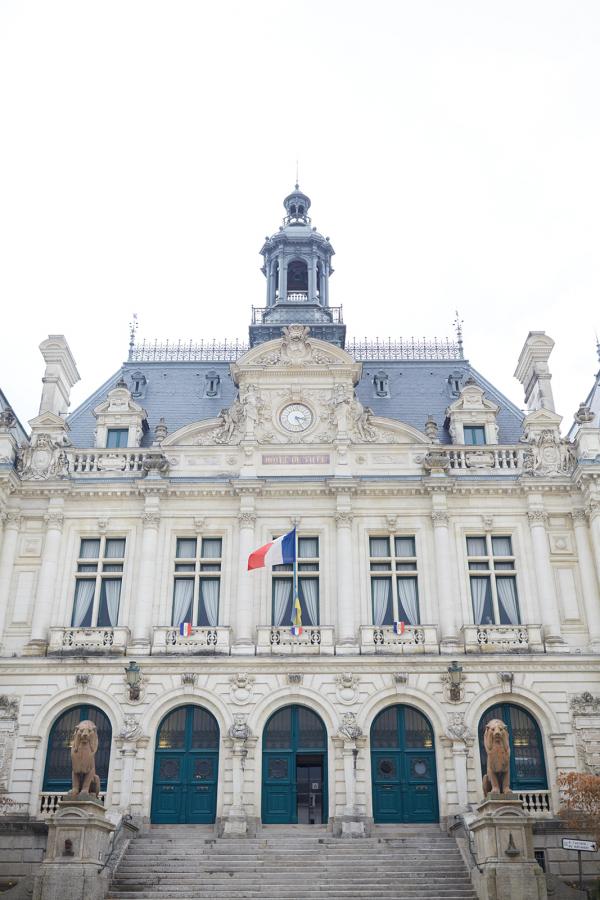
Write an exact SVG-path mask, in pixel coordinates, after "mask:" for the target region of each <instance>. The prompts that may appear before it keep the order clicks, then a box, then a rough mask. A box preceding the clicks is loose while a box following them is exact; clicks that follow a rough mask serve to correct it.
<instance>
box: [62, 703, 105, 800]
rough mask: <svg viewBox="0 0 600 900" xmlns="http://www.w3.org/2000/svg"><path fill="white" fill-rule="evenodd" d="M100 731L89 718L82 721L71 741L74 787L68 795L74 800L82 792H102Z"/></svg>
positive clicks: (86, 793)
mask: <svg viewBox="0 0 600 900" xmlns="http://www.w3.org/2000/svg"><path fill="white" fill-rule="evenodd" d="M97 750H98V731H97V729H96V726H95V724H94V723H93V722H92V721H90V720H89V719H85V720H84V721H83V722H80V723H79V725H78V726H77V728H76V729H75V732H74V734H73V740H72V741H71V774H72V779H73V789H72V790H71V791H69V793H68V794H67V797H68V799H69V800H74V799H75V798H76V797H79V796H80V795H82V794H85V795H89V794H95V795H96V797H97V796H98V794H99V793H100V779H99V778H98V776H97V775H96V751H97Z"/></svg>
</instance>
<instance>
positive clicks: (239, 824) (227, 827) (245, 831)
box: [222, 713, 256, 837]
mask: <svg viewBox="0 0 600 900" xmlns="http://www.w3.org/2000/svg"><path fill="white" fill-rule="evenodd" d="M228 735H229V736H228V738H226V739H225V741H224V743H225V745H226V747H227V748H228V749H229V750H231V789H232V804H231V806H230V808H229V812H228V813H227V816H226V818H225V821H224V824H223V835H222V836H223V837H243V836H246V835H248V836H250V835H253V834H254V833H255V830H256V828H255V824H256V823H255V820H252V821H249V820H248V813H247V811H246V807H245V804H244V774H245V766H246V760H247V758H248V753H249V747H248V744H254V743H255V742H256V738H254V737H253V736H252V732H251V731H250V728H249V727H248V724H247V722H246V716H245V715H244V714H243V713H240V714H237V715H236V716H235V721H234V723H233V725H231V727H230V728H229V732H228Z"/></svg>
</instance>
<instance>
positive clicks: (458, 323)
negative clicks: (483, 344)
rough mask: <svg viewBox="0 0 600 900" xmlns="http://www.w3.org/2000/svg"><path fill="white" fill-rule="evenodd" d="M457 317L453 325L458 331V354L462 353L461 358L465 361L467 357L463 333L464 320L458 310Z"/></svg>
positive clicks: (456, 311)
mask: <svg viewBox="0 0 600 900" xmlns="http://www.w3.org/2000/svg"><path fill="white" fill-rule="evenodd" d="M455 315H456V318H455V320H454V322H453V323H452V324H453V325H454V328H455V330H456V343H457V344H458V352H459V353H460V358H461V359H464V358H465V355H464V352H463V332H462V327H463V320H462V319H461V317H460V316H459V314H458V310H455Z"/></svg>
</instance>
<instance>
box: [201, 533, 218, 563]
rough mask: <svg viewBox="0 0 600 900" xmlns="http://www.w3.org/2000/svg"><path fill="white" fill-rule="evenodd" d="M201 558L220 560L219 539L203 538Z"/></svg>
mask: <svg viewBox="0 0 600 900" xmlns="http://www.w3.org/2000/svg"><path fill="white" fill-rule="evenodd" d="M202 558H203V559H220V558H221V538H203V539H202Z"/></svg>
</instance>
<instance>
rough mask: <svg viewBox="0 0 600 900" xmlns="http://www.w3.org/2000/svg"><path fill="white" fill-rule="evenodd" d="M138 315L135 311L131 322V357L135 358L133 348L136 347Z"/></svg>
mask: <svg viewBox="0 0 600 900" xmlns="http://www.w3.org/2000/svg"><path fill="white" fill-rule="evenodd" d="M138 324H139V323H138V317H137V313H135V312H134V314H133V316H132V318H131V322H130V323H129V359H132V358H133V348H134V347H135V335H136V332H137V330H138Z"/></svg>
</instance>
